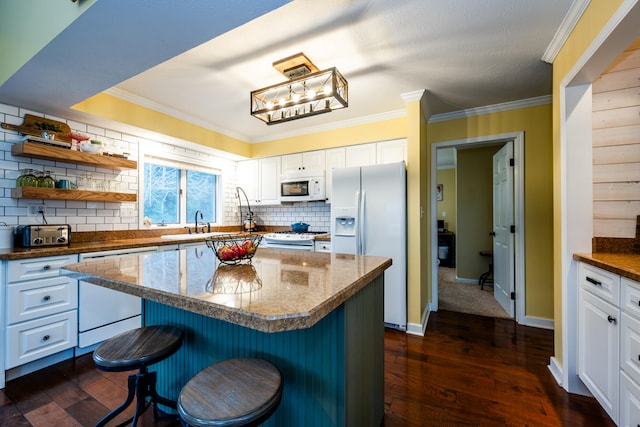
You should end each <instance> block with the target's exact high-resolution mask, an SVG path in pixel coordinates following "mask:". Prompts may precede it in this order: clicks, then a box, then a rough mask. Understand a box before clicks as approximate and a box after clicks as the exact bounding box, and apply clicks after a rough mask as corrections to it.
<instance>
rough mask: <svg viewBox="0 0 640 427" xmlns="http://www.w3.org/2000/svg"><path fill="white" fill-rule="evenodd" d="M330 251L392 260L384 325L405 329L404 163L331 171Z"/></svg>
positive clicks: (386, 281)
mask: <svg viewBox="0 0 640 427" xmlns="http://www.w3.org/2000/svg"><path fill="white" fill-rule="evenodd" d="M331 251H332V252H334V253H343V254H358V255H377V256H384V257H387V258H392V260H393V264H392V266H391V267H390V268H389V269H387V270H386V271H385V273H384V322H385V325H386V326H388V327H392V328H396V329H400V330H406V328H407V174H406V168H405V163H404V162H398V163H389V164H382V165H375V166H362V167H352V168H344V169H334V170H333V177H332V180H331Z"/></svg>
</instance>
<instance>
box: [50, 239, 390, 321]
mask: <svg viewBox="0 0 640 427" xmlns="http://www.w3.org/2000/svg"><path fill="white" fill-rule="evenodd" d="M390 266H391V259H389V258H383V257H372V256H358V255H344V254H332V253H318V252H305V251H287V250H279V249H268V248H260V249H259V250H258V251H257V252H256V254H255V256H254V257H253V259H252V263H251V264H248V265H239V266H228V265H221V264H220V263H219V261H218V260H217V259H216V257H215V255H214V254H213V251H211V250H210V249H208V248H190V249H182V250H179V251H165V252H158V253H153V254H147V255H127V256H123V257H117V258H107V259H97V260H90V261H86V262H82V263H79V264H72V265H69V266H65V267H64V268H63V269H62V270H61V273H62V274H70V275H73V276H75V277H77V278H82V280H86V281H88V282H90V283H94V284H97V285H101V286H105V287H107V288H111V289H116V290H119V291H122V292H126V293H129V294H133V295H137V296H140V297H142V298H145V299H147V300H150V301H155V302H158V303H162V304H166V305H169V306H173V307H177V308H180V309H183V310H187V311H190V312H193V313H198V314H201V315H204V316H208V317H213V318H216V319H220V320H224V321H227V322H230V323H233V324H237V325H241V326H245V327H248V328H252V329H256V330H259V331H263V332H280V331H288V330H295V329H304V328H309V327H311V326H313V325H314V324H316V323H317V322H318V321H319V320H320V319H322V318H323V317H324V316H326V315H327V314H328V313H330V312H331V311H332V310H334V309H336V308H337V307H338V306H339V305H340V304H342V303H344V302H345V301H346V300H348V299H349V298H350V297H351V296H353V295H354V294H355V293H356V292H358V291H359V290H360V289H362V288H363V287H365V286H366V285H367V284H369V283H370V282H371V280H372V279H374V278H375V277H377V276H379V275H380V274H382V273H383V272H384V270H385V269H387V268H389V267H390Z"/></svg>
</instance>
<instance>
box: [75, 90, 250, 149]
mask: <svg viewBox="0 0 640 427" xmlns="http://www.w3.org/2000/svg"><path fill="white" fill-rule="evenodd" d="M72 108H73V109H74V110H78V111H83V112H85V113H89V114H93V115H96V116H98V117H103V118H106V119H110V120H114V121H116V122H120V123H126V124H128V125H132V126H136V127H139V128H142V129H147V130H150V131H153V132H157V133H161V134H163V135H168V136H172V137H175V138H179V139H183V140H186V141H192V142H196V143H198V144H201V145H205V146H207V147H210V148H215V149H218V150H222V151H226V152H227V153H233V154H236V155H239V156H244V157H251V145H250V144H247V143H246V142H243V141H240V140H239V139H235V138H231V137H229V136H226V135H223V134H221V133H218V132H214V131H212V130H209V129H206V128H203V127H201V126H197V125H194V124H192V123H188V122H185V121H183V120H179V119H176V118H174V117H171V116H168V115H166V114H163V113H159V112H157V111H154V110H151V109H149V108H145V107H142V106H140V105H136V104H133V103H130V102H127V101H124V100H122V99H120V98H116V97H115V96H111V95H107V94H104V93H99V94H97V95H95V96H92V97H91V98H89V99H87V100H85V101H83V102H80V103H78V104H76V105H74V106H73V107H72Z"/></svg>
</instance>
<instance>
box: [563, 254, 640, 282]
mask: <svg viewBox="0 0 640 427" xmlns="http://www.w3.org/2000/svg"><path fill="white" fill-rule="evenodd" d="M573 259H575V260H576V261H582V262H585V263H587V264H591V265H593V266H595V267H599V268H601V269H603V270H607V271H610V272H612V273H614V274H618V275H620V276H622V277H626V278H628V279H631V280H635V281H636V282H640V254H629V253H607V252H594V253H576V254H573Z"/></svg>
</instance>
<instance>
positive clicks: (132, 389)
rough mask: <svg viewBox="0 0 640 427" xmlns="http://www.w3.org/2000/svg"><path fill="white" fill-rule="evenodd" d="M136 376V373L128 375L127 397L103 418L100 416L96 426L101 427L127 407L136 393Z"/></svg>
mask: <svg viewBox="0 0 640 427" xmlns="http://www.w3.org/2000/svg"><path fill="white" fill-rule="evenodd" d="M136 377H137V375H136V374H131V375H129V379H128V382H127V384H128V388H129V394H128V395H127V398H126V399H125V401H124V402H122V404H121V405H120V406H118V407H117V408H116V409H114V410H113V411H111V412H109V413H108V414H107V415H105V416H104V418H102V419H101V420H100V421H98V423H97V424H96V427H103V426H105V425H107V423H108V422H109V421H111V420H112V419H114V418H115V417H116V415H118V414H119V413H120V412H122V411H124V410H125V409H127V408H128V407H129V405H131V402H133V398H134V397H135V395H136V389H137V387H136V384H137V382H138V381H137V378H136ZM127 422H128V421H127Z"/></svg>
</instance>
